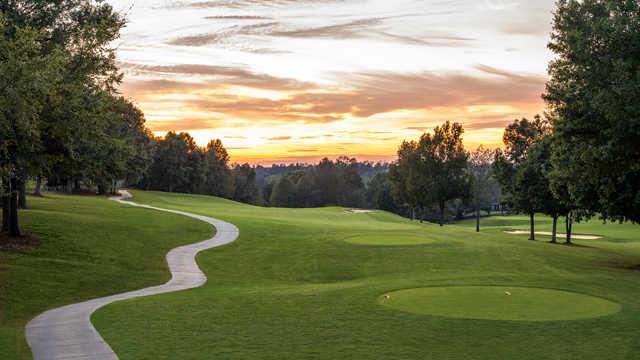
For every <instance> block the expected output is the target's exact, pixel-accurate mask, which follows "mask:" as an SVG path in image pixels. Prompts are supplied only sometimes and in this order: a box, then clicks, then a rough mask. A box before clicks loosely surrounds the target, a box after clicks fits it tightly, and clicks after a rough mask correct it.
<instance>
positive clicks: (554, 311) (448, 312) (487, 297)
mask: <svg viewBox="0 0 640 360" xmlns="http://www.w3.org/2000/svg"><path fill="white" fill-rule="evenodd" d="M378 303H379V304H380V305H383V306H386V307H389V308H391V309H394V310H399V311H403V312H408V313H413V314H421V315H435V316H443V317H450V318H457V319H477V320H511V321H562V320H578V319H589V318H595V317H601V316H607V315H611V314H615V313H617V312H619V311H620V310H621V309H622V307H621V306H620V304H618V303H615V302H613V301H610V300H607V299H603V298H600V297H597V296H592V295H587V294H580V293H575V292H570V291H563V290H554V289H544V288H526V287H509V286H447V287H427V288H416V289H407V290H399V291H394V292H389V293H386V294H383V295H381V296H380V297H378Z"/></svg>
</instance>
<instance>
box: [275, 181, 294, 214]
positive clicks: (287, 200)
mask: <svg viewBox="0 0 640 360" xmlns="http://www.w3.org/2000/svg"><path fill="white" fill-rule="evenodd" d="M269 204H271V206H275V207H295V189H294V185H293V183H292V182H291V180H289V178H288V177H287V176H284V177H282V178H281V179H280V180H278V181H277V182H276V183H275V185H274V186H273V192H272V193H271V198H270V199H269Z"/></svg>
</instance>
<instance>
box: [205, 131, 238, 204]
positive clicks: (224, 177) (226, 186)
mask: <svg viewBox="0 0 640 360" xmlns="http://www.w3.org/2000/svg"><path fill="white" fill-rule="evenodd" d="M204 161H205V165H204V168H205V179H206V180H205V184H204V193H205V194H208V195H213V196H220V197H224V198H228V197H230V196H231V194H232V193H233V177H232V174H231V170H230V169H229V154H228V153H227V149H225V148H224V145H222V141H220V140H219V139H216V140H211V141H209V143H208V144H207V147H206V148H205V151H204Z"/></svg>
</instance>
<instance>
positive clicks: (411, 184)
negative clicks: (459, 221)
mask: <svg viewBox="0 0 640 360" xmlns="http://www.w3.org/2000/svg"><path fill="white" fill-rule="evenodd" d="M417 148H418V143H417V142H416V141H403V142H402V144H401V145H400V148H398V160H397V161H396V162H395V163H393V164H391V166H390V167H389V180H390V181H391V184H392V189H393V196H394V198H396V199H398V201H400V202H401V203H402V204H403V206H407V207H408V208H409V212H410V217H411V220H415V210H416V207H418V206H419V204H421V203H424V197H425V196H426V194H427V191H428V189H426V188H425V187H424V182H422V181H421V177H420V173H419V171H418V167H417V163H418V151H417Z"/></svg>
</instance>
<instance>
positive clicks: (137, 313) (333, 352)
mask: <svg viewBox="0 0 640 360" xmlns="http://www.w3.org/2000/svg"><path fill="white" fill-rule="evenodd" d="M131 193H132V194H133V196H134V197H133V199H131V200H132V201H134V202H136V203H138V204H147V205H151V206H154V207H158V208H163V209H172V210H178V211H184V212H189V213H194V214H199V215H203V216H207V217H212V218H216V219H221V220H224V221H227V222H230V223H232V224H235V225H236V226H237V227H238V228H239V230H240V236H239V238H238V239H237V240H236V241H234V242H233V243H230V244H228V245H224V246H222V247H218V248H214V249H210V250H205V251H203V252H201V253H199V255H197V262H198V265H199V267H200V269H201V270H202V271H203V272H204V274H206V276H207V278H208V281H207V283H206V284H205V285H204V286H202V287H199V288H195V289H190V290H184V291H178V292H172V293H166V294H161V295H155V296H148V297H142V298H136V299H131V300H125V301H120V302H115V303H113V304H110V305H107V306H105V307H103V308H100V309H99V310H98V311H97V312H95V313H94V314H93V316H92V318H91V319H92V322H93V324H94V326H95V327H96V329H97V330H98V331H99V333H100V334H101V335H102V337H103V338H104V339H105V340H106V342H107V343H108V344H109V345H110V346H111V348H112V349H113V350H114V352H115V353H116V354H117V355H118V357H119V358H120V359H205V358H222V359H336V358H338V359H340V358H344V359H371V358H380V359H424V358H429V359H431V358H432V359H506V358H518V359H575V358H582V359H601V358H606V359H632V358H634V356H636V354H637V353H638V352H639V351H640V344H638V342H637V335H638V329H639V328H640V303H638V300H637V299H638V298H640V288H638V286H637V284H638V276H640V272H638V265H639V264H640V228H639V227H638V226H637V225H632V224H603V223H602V222H600V221H598V220H597V219H594V220H591V221H589V222H586V223H578V224H576V225H575V227H574V232H575V234H589V235H598V236H600V237H601V238H598V239H596V240H578V239H576V240H575V242H576V244H575V245H573V246H564V245H552V244H549V243H548V241H549V239H550V237H548V236H538V239H537V241H529V240H527V236H526V235H518V234H508V233H506V232H507V231H514V230H526V229H527V225H528V218H527V217H524V216H495V217H490V218H486V219H483V220H482V231H481V232H480V233H476V232H475V222H473V221H468V222H467V221H462V222H458V223H454V224H449V225H446V226H444V227H440V226H437V225H434V224H430V223H426V222H425V223H419V222H417V221H415V222H412V221H410V220H407V219H405V218H401V217H399V216H396V215H393V214H390V213H387V212H384V211H379V210H376V211H374V212H353V211H351V209H349V208H339V207H328V208H316V209H285V208H263V207H256V206H251V205H246V204H240V203H236V202H233V201H229V200H224V199H220V198H215V197H209V196H200V195H185V194H169V193H161V192H144V191H131ZM31 200H32V201H31V207H30V209H29V210H25V211H24V216H23V224H22V225H23V227H24V229H25V230H26V231H27V232H28V233H29V234H32V235H33V236H34V237H35V238H37V239H38V241H39V244H24V245H22V246H18V247H17V248H12V249H3V250H2V251H1V252H0V260H1V262H0V280H1V281H0V283H1V284H3V286H2V288H0V335H1V336H0V358H2V359H12V360H13V359H30V358H31V352H30V350H29V347H28V346H27V344H26V341H25V333H24V328H25V325H26V324H27V322H28V321H29V320H31V319H32V318H33V317H35V316H36V315H38V314H39V313H41V312H43V311H45V310H47V309H51V308H55V307H59V306H62V305H66V304H71V303H77V302H80V301H84V300H89V299H93V298H97V297H102V296H107V295H113V294H117V293H122V292H125V291H130V290H136V289H140V288H144V287H148V286H154V285H159V284H162V283H164V282H166V281H167V280H169V278H170V274H169V271H168V268H167V264H166V261H165V255H166V253H167V252H168V251H169V250H170V249H172V248H174V247H177V246H181V245H185V244H190V243H196V242H199V241H202V240H205V239H208V238H210V237H211V236H213V234H214V232H215V230H214V229H213V228H212V227H211V226H210V225H208V224H207V223H205V222H201V221H198V220H196V219H191V218H188V217H185V216H182V215H178V214H167V213H164V212H160V211H156V210H151V209H145V208H138V207H132V206H129V205H125V204H119V203H116V202H114V201H110V200H108V199H107V198H105V197H93V196H69V195H54V194H47V196H46V197H45V198H33V199H31ZM537 218H538V220H537V223H536V226H537V229H538V230H540V231H544V230H547V229H548V228H549V227H550V221H551V220H550V219H548V218H545V217H543V216H542V215H540V216H538V217H537Z"/></svg>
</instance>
